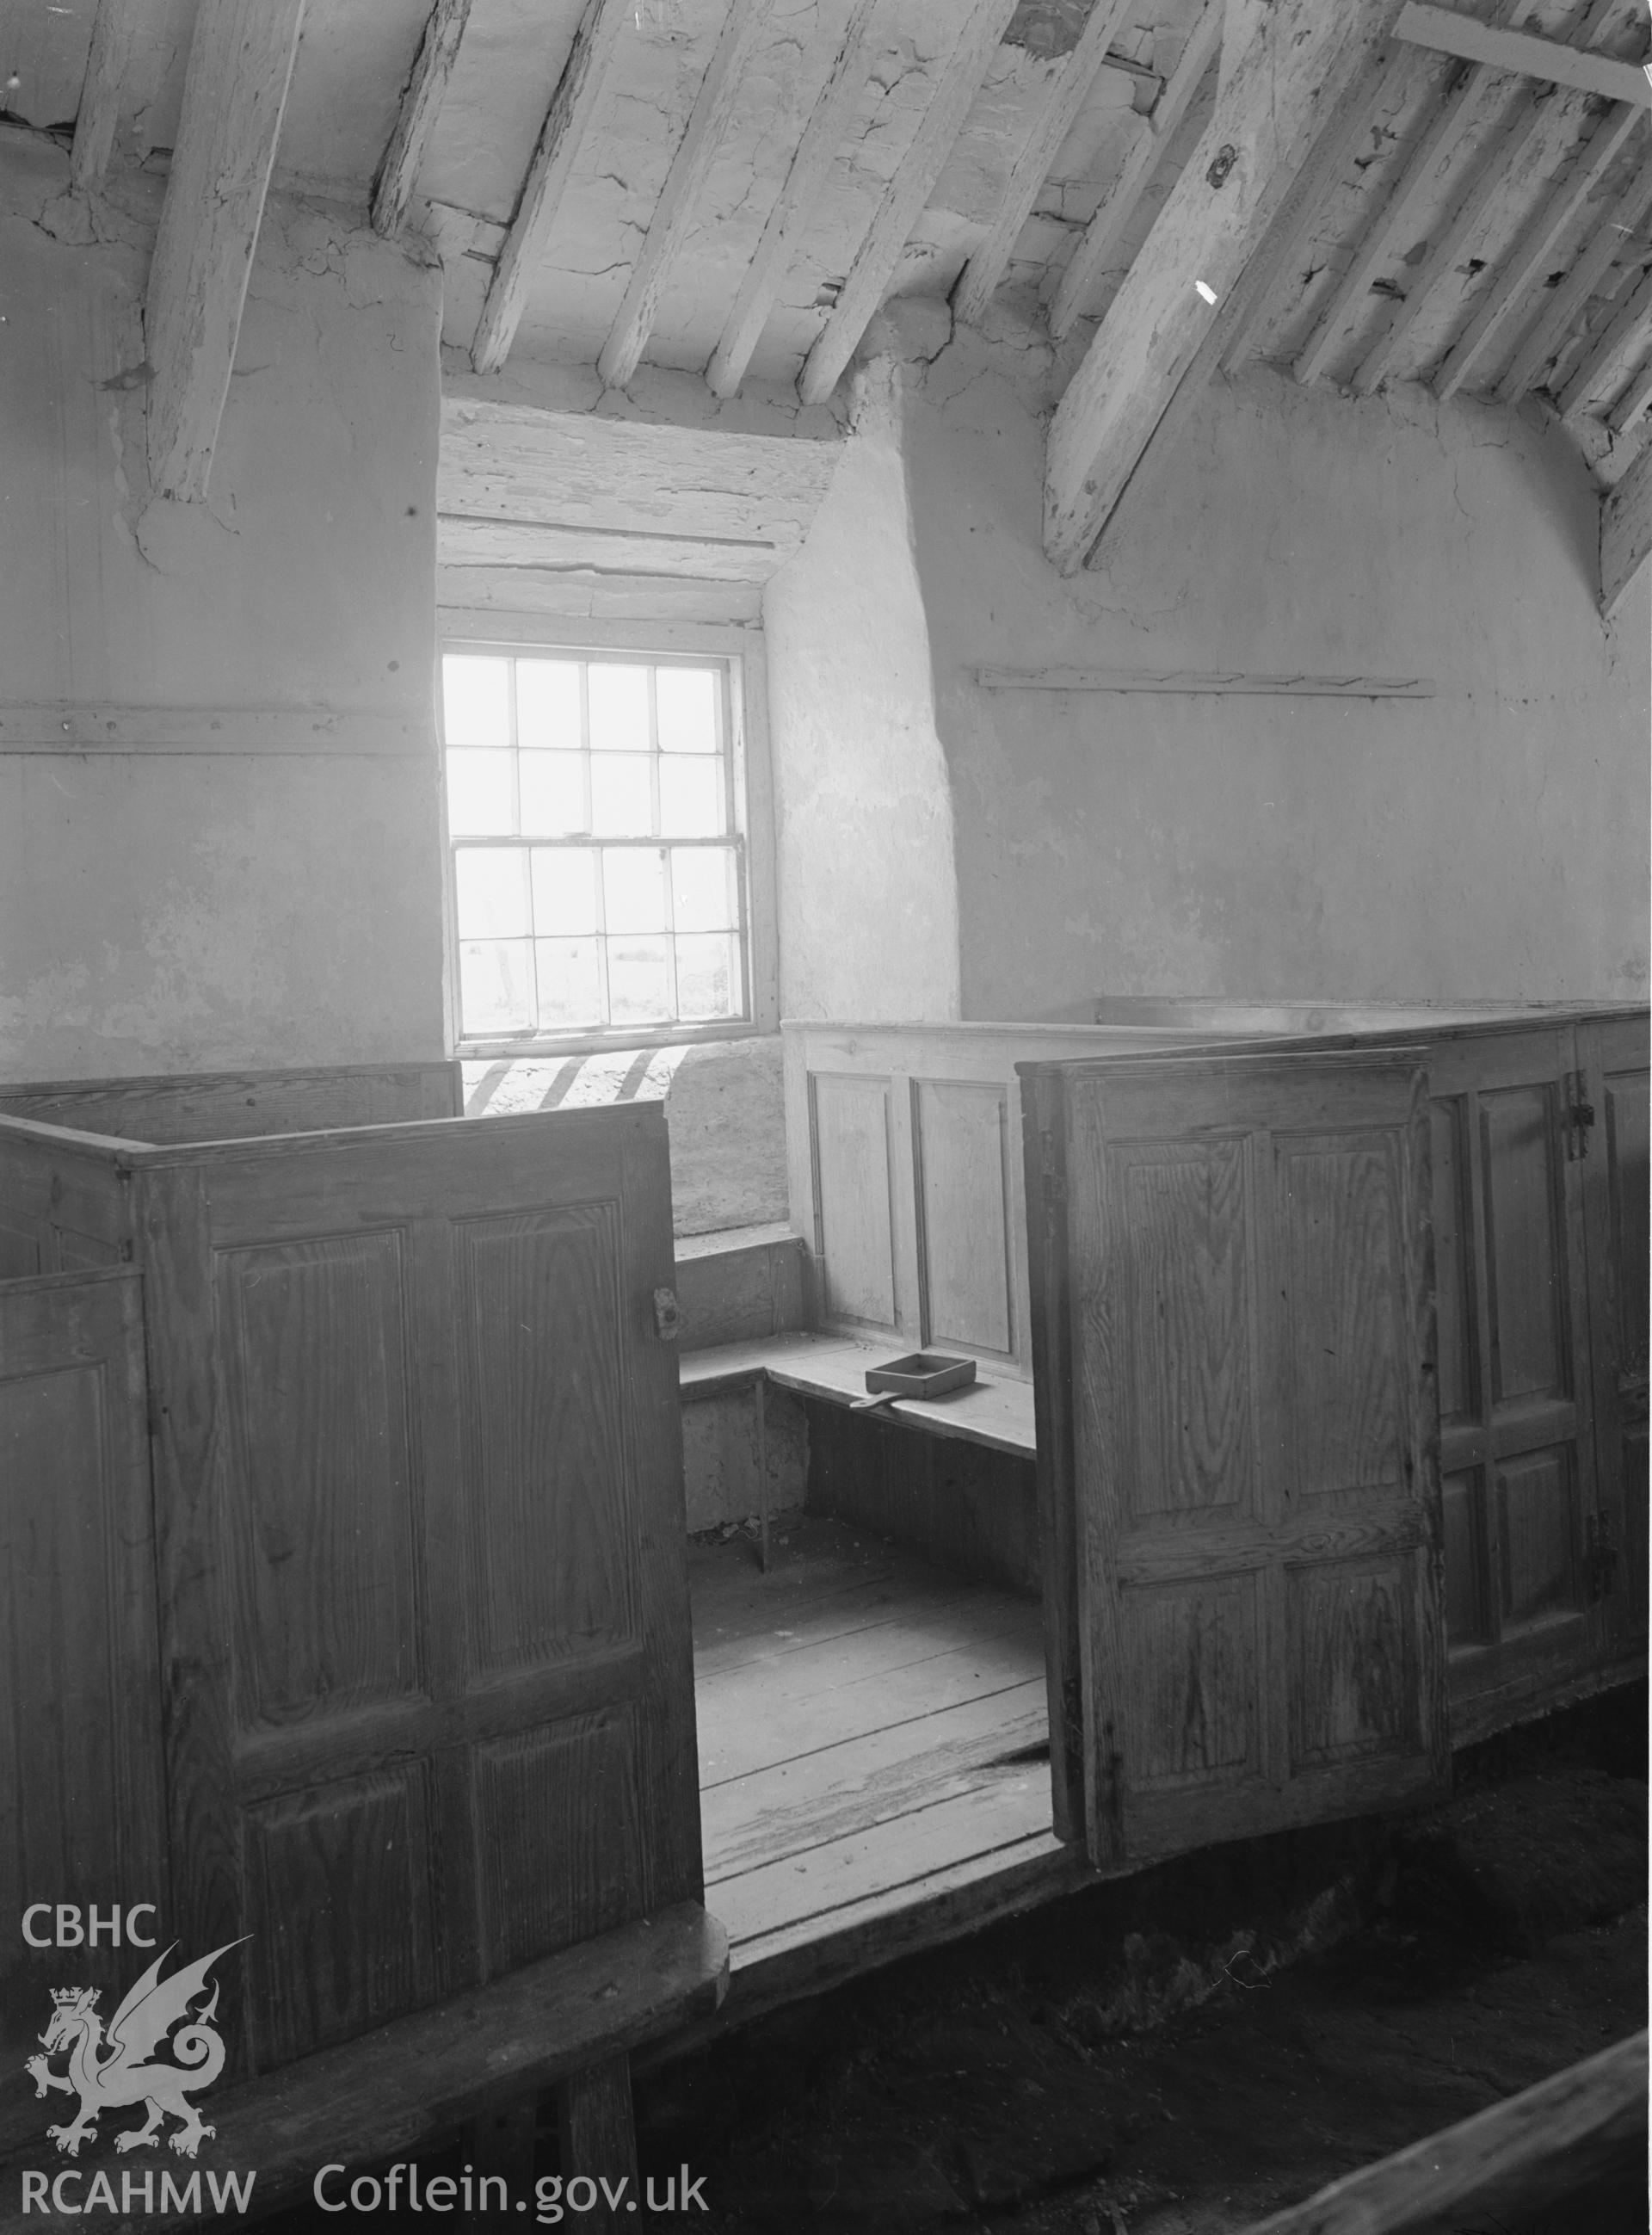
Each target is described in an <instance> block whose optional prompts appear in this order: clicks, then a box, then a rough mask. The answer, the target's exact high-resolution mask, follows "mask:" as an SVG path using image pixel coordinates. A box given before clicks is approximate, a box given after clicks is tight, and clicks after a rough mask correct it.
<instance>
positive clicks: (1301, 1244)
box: [1275, 1132, 1406, 1495]
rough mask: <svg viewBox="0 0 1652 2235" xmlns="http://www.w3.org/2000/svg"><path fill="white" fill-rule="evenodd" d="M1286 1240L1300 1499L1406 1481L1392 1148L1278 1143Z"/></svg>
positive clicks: (1288, 1429)
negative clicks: (1403, 1469) (1403, 1479)
mask: <svg viewBox="0 0 1652 2235" xmlns="http://www.w3.org/2000/svg"><path fill="white" fill-rule="evenodd" d="M1275 1156H1276V1158H1277V1170H1278V1178H1277V1183H1276V1189H1277V1194H1276V1200H1277V1209H1278V1216H1279V1217H1280V1220H1281V1222H1282V1228H1283V1232H1282V1236H1281V1240H1280V1259H1281V1275H1280V1278H1281V1285H1282V1288H1283V1289H1284V1293H1285V1310H1284V1341H1285V1356H1284V1360H1283V1361H1282V1365H1283V1371H1284V1376H1285V1391H1286V1394H1285V1419H1284V1442H1285V1450H1286V1453H1287V1456H1288V1463H1289V1464H1290V1465H1291V1466H1292V1469H1293V1471H1294V1474H1295V1483H1296V1488H1297V1491H1298V1494H1299V1495H1317V1494H1324V1493H1328V1492H1334V1491H1348V1490H1379V1489H1387V1488H1390V1487H1392V1486H1393V1485H1396V1484H1398V1482H1399V1481H1400V1471H1401V1466H1402V1462H1403V1457H1404V1452H1403V1431H1404V1424H1405V1419H1406V1402H1405V1397H1404V1390H1403V1373H1404V1362H1405V1358H1406V1339H1405V1329H1404V1319H1403V1313H1404V1309H1405V1304H1406V1295H1405V1276H1404V1270H1403V1255H1404V1253H1403V1240H1402V1237H1403V1233H1404V1227H1403V1222H1402V1219H1401V1216H1400V1185H1399V1179H1400V1176H1399V1172H1398V1169H1397V1163H1396V1156H1395V1149H1394V1144H1393V1142H1392V1140H1385V1139H1383V1138H1382V1137H1381V1136H1380V1135H1377V1134H1366V1135H1363V1136H1362V1135H1360V1134H1358V1133H1354V1132H1349V1133H1347V1134H1344V1135H1341V1136H1340V1137H1337V1138H1336V1139H1334V1140H1323V1141H1318V1142H1316V1141H1313V1140H1311V1139H1310V1140H1284V1141H1278V1142H1276V1143H1275Z"/></svg>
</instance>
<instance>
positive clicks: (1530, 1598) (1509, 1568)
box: [1497, 1445, 1583, 1630]
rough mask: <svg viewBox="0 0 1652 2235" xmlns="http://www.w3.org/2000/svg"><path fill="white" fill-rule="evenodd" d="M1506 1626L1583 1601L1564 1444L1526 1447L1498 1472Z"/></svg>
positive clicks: (1573, 1489)
mask: <svg viewBox="0 0 1652 2235" xmlns="http://www.w3.org/2000/svg"><path fill="white" fill-rule="evenodd" d="M1497 1497H1498V1522H1499V1529H1498V1537H1499V1539H1500V1548H1501V1554H1502V1558H1501V1576H1500V1582H1501V1586H1502V1612H1503V1623H1504V1628H1505V1630H1506V1629H1512V1628H1514V1627H1515V1626H1516V1625H1518V1623H1521V1622H1541V1621H1542V1620H1544V1617H1545V1616H1550V1615H1557V1614H1567V1613H1570V1612H1572V1611H1573V1610H1574V1609H1577V1607H1579V1606H1580V1605H1581V1604H1582V1603H1583V1600H1582V1595H1581V1592H1580V1589H1579V1580H1580V1579H1579V1576H1578V1552H1579V1543H1578V1539H1579V1535H1580V1530H1579V1526H1578V1519H1579V1517H1578V1512H1577V1488H1576V1484H1575V1479H1574V1474H1573V1468H1572V1455H1571V1452H1570V1450H1568V1448H1567V1447H1566V1446H1565V1445H1555V1446H1554V1447H1553V1448H1552V1449H1550V1450H1549V1451H1544V1452H1525V1453H1524V1454H1523V1455H1522V1457H1520V1458H1518V1459H1511V1460H1509V1461H1508V1462H1506V1463H1505V1465H1502V1466H1500V1467H1499V1468H1498V1471H1497Z"/></svg>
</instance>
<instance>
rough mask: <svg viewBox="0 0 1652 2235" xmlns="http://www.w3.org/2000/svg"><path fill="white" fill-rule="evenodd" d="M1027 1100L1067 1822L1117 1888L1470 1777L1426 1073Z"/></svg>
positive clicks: (1068, 1071) (1335, 1059) (1078, 1074)
mask: <svg viewBox="0 0 1652 2235" xmlns="http://www.w3.org/2000/svg"><path fill="white" fill-rule="evenodd" d="M1023 1078H1024V1095H1025V1101H1026V1112H1025V1118H1026V1125H1025V1131H1026V1144H1027V1196H1028V1203H1029V1206H1030V1207H1033V1216H1032V1218H1031V1220H1030V1222H1029V1224H1030V1242H1031V1255H1032V1268H1033V1340H1034V1354H1035V1360H1036V1369H1037V1378H1038V1400H1039V1470H1040V1490H1041V1505H1042V1521H1043V1525H1044V1530H1045V1536H1046V1623H1047V1624H1048V1625H1049V1631H1048V1634H1049V1636H1050V1642H1051V1652H1052V1669H1051V1675H1052V1730H1055V1731H1057V1732H1059V1733H1060V1734H1061V1743H1059V1744H1058V1745H1056V1746H1055V1747H1052V1771H1053V1774H1054V1780H1055V1786H1056V1793H1055V1799H1056V1812H1057V1823H1058V1827H1059V1828H1061V1829H1064V1830H1065V1831H1068V1832H1070V1833H1072V1834H1077V1835H1081V1836H1082V1838H1083V1839H1084V1842H1085V1845H1086V1847H1087V1849H1088V1851H1089V1852H1090V1854H1091V1855H1092V1858H1093V1859H1094V1860H1095V1861H1096V1862H1097V1863H1098V1865H1101V1866H1103V1867H1112V1868H1118V1867H1119V1866H1121V1865H1136V1864H1139V1863H1142V1862H1145V1861H1147V1860H1149V1859H1151V1858H1153V1857H1155V1856H1158V1855H1164V1854H1168V1853H1171V1852H1177V1851H1178V1850H1181V1849H1184V1848H1190V1847H1194V1846H1200V1845H1206V1844H1209V1843H1210V1842H1212V1841H1216V1840H1221V1839H1229V1838H1240V1837H1244V1836H1248V1835H1251V1834H1254V1833H1257V1832H1265V1831H1269V1830H1272V1829H1275V1828H1276V1827H1281V1826H1283V1825H1291V1824H1301V1823H1306V1822H1311V1821H1314V1820H1317V1819H1328V1818H1333V1817H1338V1816H1345V1815H1349V1814H1354V1813H1356V1812H1361V1811H1364V1810H1366V1809H1368V1808H1373V1807H1377V1806H1385V1805H1387V1804H1389V1803H1392V1802H1396V1801H1400V1800H1403V1799H1407V1798H1409V1797H1411V1796H1413V1795H1415V1794H1419V1793H1424V1792H1426V1791H1428V1790H1430V1789H1432V1788H1435V1787H1437V1786H1441V1785H1443V1783H1444V1782H1445V1780H1446V1777H1447V1775H1448V1773H1449V1753H1448V1740H1447V1733H1446V1697H1445V1681H1444V1666H1443V1663H1444V1652H1443V1635H1444V1631H1443V1623H1442V1621H1441V1613H1440V1590H1441V1583H1440V1554H1439V1542H1438V1520H1437V1516H1438V1511H1439V1505H1438V1489H1437V1481H1436V1473H1435V1469H1436V1454H1435V1451H1434V1447H1433V1427H1432V1423H1433V1420H1434V1397H1433V1390H1432V1374H1433V1308H1432V1294H1431V1291H1430V1279H1429V1268H1428V1246H1427V1209H1426V1206H1427V1203H1428V1153H1429V1140H1428V1114H1427V1108H1426V1103H1425V1101H1424V1098H1423V1092H1424V1090H1423V1083H1422V1078H1421V1075H1420V1073H1419V1070H1418V1067H1417V1061H1416V1055H1415V1052H1414V1051H1412V1052H1408V1053H1407V1054H1406V1055H1405V1056H1404V1057H1403V1058H1401V1057H1394V1056H1387V1057H1382V1058H1372V1057H1367V1056H1359V1055H1329V1056H1314V1055H1308V1054H1302V1055H1295V1054H1293V1055H1291V1056H1289V1057H1287V1058H1285V1059H1275V1060H1269V1059H1262V1058H1255V1057H1249V1058H1248V1057H1241V1056H1227V1057H1223V1058H1222V1059H1219V1060H1216V1061H1207V1060H1203V1059H1196V1058H1192V1057H1188V1058H1170V1059H1160V1060H1158V1061H1145V1062H1140V1063H1131V1064H1129V1065H1123V1064H1108V1063H1104V1064H1066V1065H1040V1066H1036V1067H1028V1069H1027V1070H1026V1072H1024V1074H1023ZM1064 1787H1065V1790H1064Z"/></svg>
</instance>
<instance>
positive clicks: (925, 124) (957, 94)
mask: <svg viewBox="0 0 1652 2235" xmlns="http://www.w3.org/2000/svg"><path fill="white" fill-rule="evenodd" d="M1015 8H1016V0H975V4H974V8H973V9H972V10H971V11H970V14H969V17H968V20H967V22H966V23H965V25H964V28H963V29H962V30H961V31H960V33H959V35H958V43H957V44H956V45H955V46H954V49H953V50H952V52H951V54H950V55H948V56H947V60H946V62H945V64H944V66H943V67H942V69H941V74H940V76H939V78H938V79H937V81H936V83H935V88H934V92H933V93H932V94H931V95H930V96H929V104H928V108H926V109H925V110H924V112H923V116H922V119H921V122H920V123H919V126H918V129H917V131H916V133H915V134H914V136H913V141H912V144H911V146H910V147H908V149H907V152H906V154H904V155H903V156H902V157H901V164H900V167H899V168H898V169H897V170H896V172H895V176H894V178H893V179H892V180H890V181H889V185H888V191H887V192H886V193H885V194H884V196H883V199H882V201H881V202H880V203H879V204H878V206H877V210H876V213H875V215H874V217H873V219H872V222H871V225H870V226H869V229H868V232H867V234H866V237H865V239H863V240H862V243H861V245H860V247H859V248H858V250H857V251H856V252H855V261H854V263H853V264H852V265H850V266H849V277H848V278H847V279H845V280H844V282H843V286H842V292H841V293H840V294H839V296H838V298H837V302H836V307H835V308H834V309H833V311H832V312H831V314H830V316H829V318H827V320H826V323H825V324H824V325H823V327H822V328H821V330H820V331H819V333H818V334H816V337H815V343H814V346H813V348H812V349H811V350H810V352H809V355H808V357H806V358H805V359H804V361H803V371H802V372H801V373H800V374H799V376H798V379H797V392H798V394H799V395H800V396H801V397H802V398H803V402H804V403H824V402H825V400H826V398H827V397H829V395H830V394H831V392H832V390H833V389H834V388H836V385H837V382H838V377H839V375H840V374H841V373H842V370H843V368H844V366H845V365H846V364H848V363H849V359H850V357H853V356H854V354H855V350H856V349H857V348H858V346H859V344H860V342H861V338H862V336H863V335H864V333H865V331H866V330H867V328H868V326H869V325H870V324H871V323H872V320H873V318H874V317H875V314H876V311H877V307H878V305H879V304H880V303H881V302H882V300H883V291H884V289H885V288H886V287H887V286H888V284H889V282H890V280H891V279H893V278H894V277H895V267H896V265H898V264H899V263H900V261H901V250H902V249H903V248H904V247H905V246H906V245H907V240H908V236H909V235H910V233H911V232H912V228H913V226H914V225H915V224H916V223H917V221H918V216H919V213H920V212H921V210H922V208H923V206H924V204H925V203H926V202H927V201H928V199H929V196H930V194H931V193H932V192H933V190H934V183H935V180H937V179H938V178H939V177H940V176H941V169H942V167H943V166H944V165H945V163H946V161H947V156H948V155H949V154H951V153H952V148H953V143H954V141H955V140H956V139H957V137H958V134H959V133H960V131H961V130H962V129H963V123H964V119H965V117H966V116H967V115H968V114H969V110H970V106H971V103H972V102H974V98H975V95H976V94H977V93H978V92H979V91H980V85H981V81H982V79H983V78H984V77H985V76H986V75H987V70H988V69H990V68H991V66H992V61H993V56H994V55H995V54H996V53H997V52H998V48H999V42H1000V40H1001V39H1002V37H1003V36H1004V33H1005V32H1006V29H1008V28H1009V21H1010V18H1011V16H1013V14H1014V13H1015Z"/></svg>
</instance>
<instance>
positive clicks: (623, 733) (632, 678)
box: [590, 660, 651, 753]
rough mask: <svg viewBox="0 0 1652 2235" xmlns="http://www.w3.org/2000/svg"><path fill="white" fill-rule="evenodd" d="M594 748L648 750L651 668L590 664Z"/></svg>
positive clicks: (640, 751) (602, 751)
mask: <svg viewBox="0 0 1652 2235" xmlns="http://www.w3.org/2000/svg"><path fill="white" fill-rule="evenodd" d="M590 674H591V748H592V750H593V752H600V753H646V751H647V750H648V748H649V744H650V743H651V740H650V737H649V735H648V670H647V669H646V667H600V666H599V665H597V664H596V662H595V661H594V660H593V662H592V665H591V670H590Z"/></svg>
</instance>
